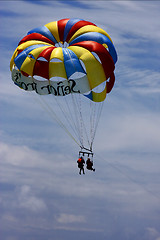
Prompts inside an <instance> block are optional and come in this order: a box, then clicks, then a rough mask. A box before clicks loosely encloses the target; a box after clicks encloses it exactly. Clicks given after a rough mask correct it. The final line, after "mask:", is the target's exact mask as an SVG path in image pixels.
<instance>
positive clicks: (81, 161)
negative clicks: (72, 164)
mask: <svg viewBox="0 0 160 240" xmlns="http://www.w3.org/2000/svg"><path fill="white" fill-rule="evenodd" d="M77 163H78V168H79V174H81V171H82V172H83V174H85V173H84V164H85V161H84V159H83V157H80V158H79V159H78V161H77Z"/></svg>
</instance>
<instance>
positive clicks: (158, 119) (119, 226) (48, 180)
mask: <svg viewBox="0 0 160 240" xmlns="http://www.w3.org/2000/svg"><path fill="white" fill-rule="evenodd" d="M159 12H160V2H159V1H78V0H77V1H76V0H75V1H33V0H32V1H27V0H26V1H1V2H0V29H1V31H0V46H1V47H0V48H1V55H0V60H1V65H0V82H1V83H0V84H1V87H0V165H1V166H0V213H1V214H0V236H1V239H3V240H20V239H23V240H27V239H30V240H37V239H38V240H44V239H45V240H53V239H56V240H64V239H65V240H66V239H67V240H68V239H75V238H76V239H77V240H80V239H83V240H90V239H92V240H97V239H100V240H119V239H123V240H135V239H136V240H160V158H159V155H160V126H159V123H160V61H159V60H160V59H159V55H160V24H159V23H160V15H159ZM75 17H78V18H83V19H85V20H87V21H91V22H93V23H95V24H96V25H97V26H99V27H101V28H103V29H104V30H105V31H106V32H108V33H109V35H110V36H111V38H112V40H113V42H114V45H115V48H116V51H117V53H118V62H117V63H116V67H115V76H116V82H115V86H114V88H113V90H112V92H111V93H110V94H109V95H108V96H107V98H106V101H105V103H104V106H103V112H102V115H101V119H100V123H99V126H98V130H97V134H96V138H95V141H94V166H95V168H96V171H95V172H89V171H88V172H86V174H85V175H81V176H80V175H79V174H78V168H77V163H76V161H77V158H78V151H79V148H78V146H77V145H76V144H75V142H74V141H72V139H71V138H69V137H68V136H67V135H66V133H65V132H64V131H63V130H62V129H61V128H60V127H59V126H58V125H57V123H56V122H53V121H52V120H51V118H50V116H49V115H48V114H47V113H46V112H45V111H44V109H42V108H41V107H40V105H38V104H37V102H36V101H35V99H34V98H33V97H31V95H30V94H29V93H26V92H25V91H22V90H21V89H19V88H18V87H16V86H15V85H14V83H13V82H12V80H11V73H10V69H9V64H10V59H11V56H12V54H13V52H14V50H15V48H16V47H17V44H18V42H19V41H20V39H21V38H22V37H23V36H25V35H26V33H27V32H28V31H29V30H31V29H33V28H35V27H38V26H43V25H45V24H46V23H49V22H52V21H57V20H59V19H62V18H75Z"/></svg>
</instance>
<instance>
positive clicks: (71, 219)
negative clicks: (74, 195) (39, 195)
mask: <svg viewBox="0 0 160 240" xmlns="http://www.w3.org/2000/svg"><path fill="white" fill-rule="evenodd" d="M57 222H58V223H61V224H67V223H85V222H86V220H85V217H84V216H81V215H73V214H66V213H61V214H60V215H59V216H58V217H57Z"/></svg>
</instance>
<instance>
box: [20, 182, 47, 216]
mask: <svg viewBox="0 0 160 240" xmlns="http://www.w3.org/2000/svg"><path fill="white" fill-rule="evenodd" d="M18 207H20V208H26V209H27V210H29V211H33V212H39V211H46V210H47V206H46V204H45V202H44V201H43V200H42V199H40V198H38V197H36V196H34V195H33V193H32V190H31V187H30V186H22V187H21V190H20V194H19V196H18Z"/></svg>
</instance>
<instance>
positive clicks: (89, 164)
mask: <svg viewBox="0 0 160 240" xmlns="http://www.w3.org/2000/svg"><path fill="white" fill-rule="evenodd" d="M86 165H87V166H86V168H87V169H88V170H91V171H95V168H93V161H91V160H90V158H88V159H87V161H86Z"/></svg>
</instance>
